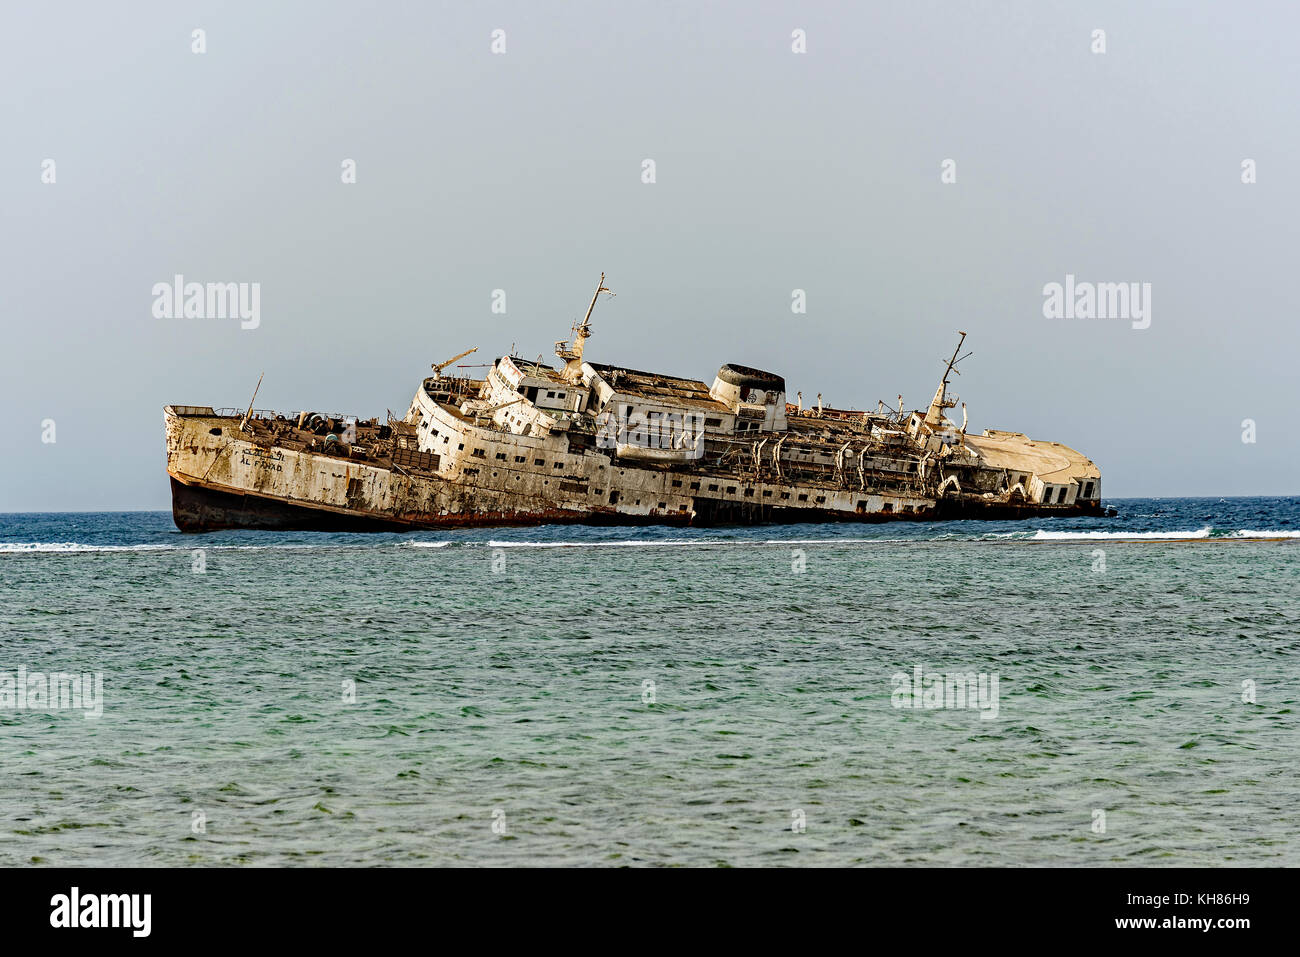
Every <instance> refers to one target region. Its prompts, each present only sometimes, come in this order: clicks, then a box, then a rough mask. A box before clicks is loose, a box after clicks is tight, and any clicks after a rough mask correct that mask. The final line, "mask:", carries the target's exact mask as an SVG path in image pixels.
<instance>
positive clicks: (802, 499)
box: [799, 495, 808, 502]
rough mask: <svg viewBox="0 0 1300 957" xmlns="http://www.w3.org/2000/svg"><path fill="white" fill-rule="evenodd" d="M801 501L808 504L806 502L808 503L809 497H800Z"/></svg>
mask: <svg viewBox="0 0 1300 957" xmlns="http://www.w3.org/2000/svg"><path fill="white" fill-rule="evenodd" d="M799 501H801V502H806V501H808V496H807V495H800V496H799Z"/></svg>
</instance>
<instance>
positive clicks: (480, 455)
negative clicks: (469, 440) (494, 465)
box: [471, 449, 487, 459]
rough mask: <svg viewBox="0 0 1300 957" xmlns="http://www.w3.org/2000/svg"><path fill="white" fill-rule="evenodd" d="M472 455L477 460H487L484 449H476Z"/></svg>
mask: <svg viewBox="0 0 1300 957" xmlns="http://www.w3.org/2000/svg"><path fill="white" fill-rule="evenodd" d="M471 454H472V455H473V456H474V457H475V458H478V459H484V458H487V453H486V452H484V451H483V450H482V449H475V450H474V451H473V453H471Z"/></svg>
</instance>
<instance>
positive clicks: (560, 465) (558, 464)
mask: <svg viewBox="0 0 1300 957" xmlns="http://www.w3.org/2000/svg"><path fill="white" fill-rule="evenodd" d="M555 467H556V468H557V469H562V468H564V463H563V462H556V463H555Z"/></svg>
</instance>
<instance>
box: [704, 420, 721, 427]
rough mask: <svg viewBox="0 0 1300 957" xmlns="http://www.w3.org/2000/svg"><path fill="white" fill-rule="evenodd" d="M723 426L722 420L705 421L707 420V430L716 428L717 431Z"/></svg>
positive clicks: (705, 425) (705, 422)
mask: <svg viewBox="0 0 1300 957" xmlns="http://www.w3.org/2000/svg"><path fill="white" fill-rule="evenodd" d="M721 425H722V420H721V419H705V420H704V427H705V428H715V429H716V428H718V427H719V426H721Z"/></svg>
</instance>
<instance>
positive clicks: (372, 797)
mask: <svg viewBox="0 0 1300 957" xmlns="http://www.w3.org/2000/svg"><path fill="white" fill-rule="evenodd" d="M1119 504H1120V509H1121V514H1120V517H1119V518H1118V519H1111V520H1109V523H1107V522H1106V521H1105V520H1097V519H1092V520H1074V521H1070V522H1042V521H1039V522H1038V523H1034V522H1027V523H998V524H992V525H990V524H984V525H979V524H976V523H954V524H951V525H906V526H904V525H888V526H872V527H863V526H796V527H785V528H772V527H768V528H760V529H743V530H717V529H715V530H680V529H677V530H656V529H642V530H629V529H582V528H563V529H559V528H556V529H552V528H534V529H513V530H496V531H477V532H462V533H424V534H421V535H417V536H405V537H404V536H397V535H381V536H347V535H313V534H308V533H299V534H292V535H268V534H265V533H222V534H218V535H205V536H183V535H180V534H179V533H176V532H175V531H174V529H172V528H170V520H169V516H167V515H166V514H159V513H129V514H118V515H111V514H105V515H59V516H48V515H47V516H30V515H22V516H13V515H10V516H0V594H3V604H2V605H0V674H3V673H4V672H16V671H17V669H18V668H19V667H20V666H22V667H24V668H25V669H26V670H27V671H28V672H29V673H35V672H40V673H50V672H55V671H65V672H78V673H80V672H86V673H93V672H99V673H101V674H102V677H103V707H102V715H101V716H99V717H97V718H89V719H88V718H86V717H85V716H84V710H83V711H77V710H73V709H63V710H54V711H51V710H49V709H46V710H44V711H41V710H36V709H32V708H28V709H25V710H17V709H16V708H14V707H12V706H11V707H9V708H7V709H6V708H0V740H2V741H3V749H2V750H0V775H3V780H4V782H5V788H4V798H3V801H0V864H20V863H25V862H38V863H48V864H56V865H89V864H106V865H126V864H144V865H170V864H206V865H232V864H236V865H237V864H250V865H284V864H289V865H294V864H320V865H326V864H328V865H380V864H475V865H478V864H486V865H511V864H520V865H537V864H576V865H622V864H632V865H636V864H652V865H661V864H680V865H717V864H727V865H764V864H783V865H814V866H821V865H838V864H865V865H887V864H929V865H972V864H991V865H1025V864H1044V865H1046V864H1062V865H1103V864H1133V865H1174V864H1179V865H1201V864H1225V863H1231V864H1241V865H1281V864H1290V865H1295V864H1297V863H1300V850H1298V847H1297V838H1296V834H1297V832H1300V778H1298V776H1297V772H1296V762H1297V753H1298V752H1300V748H1298V747H1297V745H1300V735H1298V734H1297V720H1296V719H1297V698H1298V697H1300V690H1298V689H1300V629H1298V628H1297V622H1298V619H1300V577H1298V576H1297V575H1296V560H1297V556H1298V555H1300V551H1298V549H1300V539H1297V538H1296V537H1295V534H1296V533H1295V531H1293V530H1294V529H1297V528H1300V522H1298V521H1297V518H1298V517H1300V509H1298V508H1297V501H1296V500H1295V499H1272V500H1262V499H1254V500H1229V501H1227V502H1224V501H1222V500H1182V501H1178V500H1164V501H1154V500H1152V501H1131V502H1121V503H1119ZM1203 530H1204V531H1203ZM1151 532H1159V533H1161V534H1172V533H1178V534H1183V535H1187V536H1190V537H1191V539H1192V540H1190V541H1183V542H1174V543H1166V542H1157V541H1152V540H1140V539H1139V540H1136V541H1124V540H1121V539H1122V537H1123V536H1124V535H1128V534H1141V533H1151ZM1241 532H1251V533H1257V532H1267V533H1268V534H1269V535H1270V536H1272V537H1273V538H1274V539H1275V540H1272V541H1267V542H1252V541H1244V540H1239V539H1240V538H1242V536H1241V535H1239V534H1238V533H1241ZM1080 535H1082V536H1086V537H1071V536H1080ZM195 548H201V549H203V555H202V559H201V561H202V568H203V571H202V572H201V573H200V572H197V571H195V570H194V569H195V562H196V556H194V555H193V553H192V550H193V549H195ZM1098 552H1101V553H1103V554H1102V555H1101V556H1100V557H1099V556H1098ZM917 666H920V667H921V668H922V669H923V671H924V672H926V673H935V672H941V673H947V672H961V673H966V672H975V673H985V674H996V675H997V677H998V698H997V714H996V717H992V718H982V717H981V712H980V710H978V709H977V708H956V707H954V708H947V707H944V708H933V709H926V708H920V709H915V708H900V707H895V706H894V705H895V704H896V703H898V699H897V696H895V695H893V691H894V688H895V681H894V678H893V676H894V675H896V674H899V673H902V674H907V675H911V674H912V673H913V669H914V668H916V667H917ZM1246 681H1253V682H1254V683H1255V684H1254V695H1255V701H1254V703H1248V702H1244V701H1243V700H1242V699H1243V682H1246ZM348 682H351V683H354V687H355V702H352V701H349V700H345V697H346V693H347V689H348V687H349V686H348V685H347V684H345V683H348ZM651 683H652V684H651ZM1097 811H1101V812H1104V815H1105V817H1104V824H1105V827H1104V831H1100V832H1099V831H1098V830H1096V829H1095V828H1096V827H1097V823H1098V821H1099V819H1098V818H1097V816H1096V812H1097ZM800 812H801V813H800ZM196 814H199V815H202V817H201V822H202V826H201V827H197V826H196V823H195V821H196V818H195V815H196ZM801 823H802V824H803V827H802V828H800V827H799V825H800V824H801Z"/></svg>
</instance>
